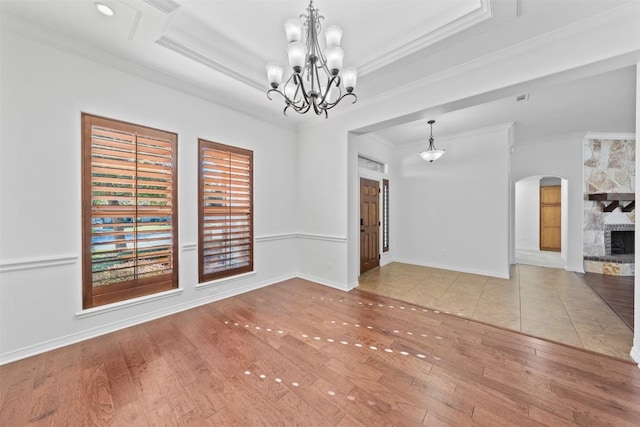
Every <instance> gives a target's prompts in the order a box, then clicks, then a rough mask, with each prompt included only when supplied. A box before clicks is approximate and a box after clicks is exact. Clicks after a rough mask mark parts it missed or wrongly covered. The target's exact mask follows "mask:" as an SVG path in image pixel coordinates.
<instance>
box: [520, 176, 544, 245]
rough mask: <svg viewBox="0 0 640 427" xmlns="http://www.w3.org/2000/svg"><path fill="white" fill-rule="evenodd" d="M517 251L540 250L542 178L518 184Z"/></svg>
mask: <svg viewBox="0 0 640 427" xmlns="http://www.w3.org/2000/svg"><path fill="white" fill-rule="evenodd" d="M515 226H516V227H515V229H516V251H517V250H526V251H539V250H540V177H530V178H525V179H522V180H520V181H518V182H516V217H515Z"/></svg>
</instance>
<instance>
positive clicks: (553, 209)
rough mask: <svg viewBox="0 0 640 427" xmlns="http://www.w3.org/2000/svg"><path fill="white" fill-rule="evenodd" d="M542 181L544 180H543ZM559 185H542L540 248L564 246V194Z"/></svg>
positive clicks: (550, 249)
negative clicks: (562, 241)
mask: <svg viewBox="0 0 640 427" xmlns="http://www.w3.org/2000/svg"><path fill="white" fill-rule="evenodd" d="M541 183H542V181H541ZM561 194H562V193H561V187H560V186H559V185H549V186H542V185H541V186H540V250H541V251H552V252H560V250H561V248H562V244H561V239H562V227H561V221H562V216H561V213H562V202H561V200H562V195H561Z"/></svg>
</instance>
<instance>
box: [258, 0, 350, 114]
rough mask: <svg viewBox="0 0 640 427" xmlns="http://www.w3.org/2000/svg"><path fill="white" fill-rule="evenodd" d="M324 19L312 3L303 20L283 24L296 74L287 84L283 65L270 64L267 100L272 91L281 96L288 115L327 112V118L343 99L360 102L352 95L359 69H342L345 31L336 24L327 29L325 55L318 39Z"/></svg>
mask: <svg viewBox="0 0 640 427" xmlns="http://www.w3.org/2000/svg"><path fill="white" fill-rule="evenodd" d="M321 19H324V17H323V16H321V15H319V14H318V9H316V8H314V7H313V0H310V2H309V7H307V14H306V15H305V14H302V15H300V18H292V19H289V20H287V21H286V22H285V23H284V30H285V33H286V35H287V41H288V43H289V44H288V46H287V55H288V57H289V65H290V66H291V68H292V69H293V73H292V74H291V75H290V76H289V78H288V79H287V80H286V81H285V82H284V84H282V75H283V71H284V69H283V67H282V65H280V64H278V63H277V62H269V63H268V64H267V78H268V80H269V84H270V85H271V89H270V90H269V91H268V92H267V97H268V98H269V99H272V98H271V93H272V92H276V93H279V94H280V95H282V97H283V98H284V103H285V107H284V114H285V115H287V110H288V109H289V108H291V109H293V110H294V111H296V112H297V113H300V114H305V113H306V112H308V111H309V110H312V109H313V112H315V113H316V114H318V115H320V114H323V113H324V115H325V118H326V117H328V116H329V114H328V111H329V110H330V109H331V108H333V107H335V106H336V105H338V103H339V102H340V101H342V99H343V98H344V97H346V96H352V97H353V98H354V100H353V103H354V104H355V102H356V101H357V99H358V97H357V96H356V94H355V93H353V89H354V88H355V87H356V79H357V77H358V73H357V70H356V69H355V68H353V67H347V68H344V69H342V62H343V59H344V50H342V48H341V47H340V40H341V38H342V30H341V29H340V27H337V26H335V25H331V26H329V27H327V29H326V33H325V38H326V42H327V43H326V46H327V48H326V50H325V51H324V53H323V51H322V50H321V48H320V42H319V39H318V36H319V34H320V31H321V27H320V20H321ZM303 20H304V22H303ZM303 32H304V40H303ZM303 41H304V43H303ZM341 69H342V72H341Z"/></svg>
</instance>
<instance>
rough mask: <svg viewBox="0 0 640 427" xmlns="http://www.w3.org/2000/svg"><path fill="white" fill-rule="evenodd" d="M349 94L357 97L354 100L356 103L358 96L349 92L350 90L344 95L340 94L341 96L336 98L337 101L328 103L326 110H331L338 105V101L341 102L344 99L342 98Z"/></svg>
mask: <svg viewBox="0 0 640 427" xmlns="http://www.w3.org/2000/svg"><path fill="white" fill-rule="evenodd" d="M347 96H353V97H354V98H355V99H354V100H353V102H352V104H355V103H356V101H357V100H358V97H357V96H356V94H355V93H353V92H350V93H349V92H347V93H345V94H343V95H342V96H340V98H338V99H336V101H335V102H331V103H327V107H326V108H325V109H326V110H330V109H332V108H333V107H335V106H336V105H338V103H339V102H340V101H342V99H343V98H346V97H347Z"/></svg>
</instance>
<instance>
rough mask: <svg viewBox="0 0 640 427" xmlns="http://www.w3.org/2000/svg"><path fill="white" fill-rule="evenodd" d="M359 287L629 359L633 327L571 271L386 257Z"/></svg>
mask: <svg viewBox="0 0 640 427" xmlns="http://www.w3.org/2000/svg"><path fill="white" fill-rule="evenodd" d="M359 282H360V286H359V289H361V290H366V291H370V292H374V293H377V294H380V295H384V296H388V297H392V298H397V299H400V300H403V301H407V302H412V303H415V304H419V305H422V306H424V307H428V308H432V309H436V310H440V311H445V312H449V313H451V314H456V315H459V316H461V317H466V318H471V319H475V320H479V321H482V322H486V323H490V324H492V325H496V326H501V327H504V328H507V329H512V330H516V331H521V332H525V333H527V334H529V335H533V336H536V337H540V338H546V339H550V340H553V341H557V342H561V343H564V344H568V345H571V346H574V347H578V348H584V349H587V350H591V351H595V352H598V353H603V354H608V355H611V356H615V357H618V358H620V359H624V360H631V358H630V356H629V351H630V350H631V345H632V341H633V332H632V331H631V329H629V327H627V325H625V324H624V322H623V321H622V320H621V319H620V318H619V317H618V316H617V315H616V314H615V313H614V312H613V311H612V310H611V308H609V306H607V305H606V304H605V303H604V301H602V299H600V297H599V296H598V295H597V294H596V293H595V292H594V291H593V290H592V289H591V288H590V287H589V286H587V285H586V284H585V283H584V282H583V281H582V279H581V278H580V277H579V276H578V275H577V274H575V273H572V272H568V271H566V270H560V269H554V268H545V267H536V266H531V265H522V264H519V265H516V266H514V267H513V270H512V272H511V279H498V278H494V277H486V276H479V275H476V274H469V273H460V272H456V271H449V270H439V269H435V268H429V267H420V266H416V265H410V264H402V263H391V264H388V265H386V266H384V267H381V268H376V269H374V270H371V271H368V272H366V273H365V274H363V275H361V276H360V279H359Z"/></svg>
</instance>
